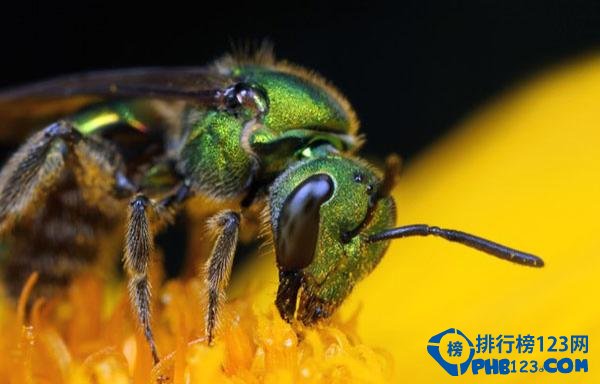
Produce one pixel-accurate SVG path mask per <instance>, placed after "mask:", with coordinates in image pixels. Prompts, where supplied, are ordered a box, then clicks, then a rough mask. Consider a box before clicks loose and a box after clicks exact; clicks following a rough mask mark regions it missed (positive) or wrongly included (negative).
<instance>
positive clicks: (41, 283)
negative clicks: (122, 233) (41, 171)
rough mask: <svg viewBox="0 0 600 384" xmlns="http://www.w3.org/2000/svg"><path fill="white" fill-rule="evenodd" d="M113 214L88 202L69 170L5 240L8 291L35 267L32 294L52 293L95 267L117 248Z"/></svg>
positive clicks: (14, 289)
mask: <svg viewBox="0 0 600 384" xmlns="http://www.w3.org/2000/svg"><path fill="white" fill-rule="evenodd" d="M115 215H116V216H111V217H109V216H107V214H106V210H102V209H101V207H97V206H94V205H92V204H89V203H88V202H86V201H85V199H84V198H83V194H82V193H81V191H80V189H79V188H78V186H77V183H76V182H75V178H74V177H73V175H70V174H66V175H65V176H64V178H63V180H61V182H60V183H59V184H58V186H57V187H56V189H54V190H53V192H51V193H50V194H49V196H48V197H47V198H46V199H45V201H43V202H39V204H38V206H37V207H36V209H35V210H34V212H32V213H30V214H28V215H27V216H26V217H23V218H22V219H21V220H20V221H19V222H18V223H17V224H16V226H15V228H14V230H13V231H12V234H11V235H10V236H9V237H8V238H7V239H6V242H7V245H8V249H7V253H8V255H7V256H8V257H7V261H6V265H5V268H4V276H3V277H4V282H5V285H6V287H7V289H8V292H9V294H10V295H11V296H13V297H17V296H18V295H19V293H20V292H21V289H22V287H23V284H24V283H25V281H26V280H27V278H28V277H29V276H30V275H31V274H32V273H33V272H38V273H39V278H38V282H37V284H36V287H35V290H34V292H33V294H32V297H39V296H49V295H52V294H53V293H54V292H56V291H57V289H60V288H62V287H65V286H66V285H68V284H69V282H70V281H71V280H72V279H73V277H75V276H77V275H78V274H79V273H81V272H84V271H86V270H89V269H90V268H91V267H93V266H95V265H96V264H97V263H98V262H99V261H100V260H101V259H102V258H103V254H106V253H107V252H109V253H113V254H116V253H118V250H119V245H118V244H114V241H111V239H112V238H114V237H115V236H114V235H113V234H114V233H115V231H116V230H117V229H119V228H120V226H119V225H115V224H118V213H115Z"/></svg>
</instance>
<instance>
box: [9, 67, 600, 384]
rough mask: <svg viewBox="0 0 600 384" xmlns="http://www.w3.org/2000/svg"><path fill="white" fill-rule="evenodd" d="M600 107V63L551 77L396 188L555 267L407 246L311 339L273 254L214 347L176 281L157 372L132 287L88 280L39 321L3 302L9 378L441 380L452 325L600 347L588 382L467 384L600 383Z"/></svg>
mask: <svg viewBox="0 0 600 384" xmlns="http://www.w3.org/2000/svg"><path fill="white" fill-rule="evenodd" d="M599 106H600V56H590V57H586V58H582V59H580V60H578V61H576V62H574V63H572V64H571V65H568V66H563V67H561V68H558V69H556V70H553V71H551V72H548V73H546V74H543V75H541V76H539V77H538V78H536V79H534V80H533V81H530V82H529V83H528V84H527V85H525V86H523V87H520V88H516V89H514V90H512V91H511V92H509V94H508V95H506V96H504V97H503V98H502V99H501V100H499V101H497V102H494V103H493V105H491V106H490V107H488V108H486V109H484V110H483V111H481V112H479V113H478V114H476V115H474V116H472V117H471V118H469V119H468V120H466V121H465V122H463V123H462V124H461V127H459V129H457V130H456V131H454V132H453V133H452V134H451V135H449V136H448V137H446V138H444V140H442V141H441V142H439V143H437V144H435V145H434V146H432V147H431V148H430V149H429V150H428V151H427V152H426V153H424V154H423V155H422V156H421V157H420V158H419V159H417V160H416V161H415V162H414V163H412V164H410V165H409V166H408V167H407V169H406V171H405V172H404V174H403V177H402V178H401V181H400V184H399V185H398V186H397V188H396V190H395V191H394V196H395V198H396V201H397V206H398V224H399V225H400V224H409V223H429V224H435V225H440V226H444V227H449V228H456V229H461V230H464V231H468V232H472V233H475V234H477V235H480V236H483V237H487V238H491V239H494V240H496V241H499V242H501V243H504V244H507V245H510V246H513V247H515V248H518V249H522V250H525V251H529V252H532V253H534V254H537V255H539V256H542V257H543V258H544V260H545V261H546V267H544V268H543V269H532V268H526V267H521V266H518V265H512V264H510V263H506V262H503V261H500V260H497V259H494V258H491V257H487V256H486V255H483V254H481V253H478V252H476V251H473V250H471V249H468V248H465V247H462V246H460V245H455V244H451V243H447V242H444V241H443V240H439V239H435V238H427V239H425V238H411V239H404V240H396V241H394V242H393V244H392V246H391V247H390V249H389V251H388V252H387V254H386V256H385V257H384V259H383V261H382V262H381V264H380V265H379V266H378V268H377V269H376V270H375V271H374V272H373V273H372V275H371V276H369V277H368V278H367V279H366V280H365V281H364V282H362V283H361V284H359V285H358V286H357V288H356V289H355V292H354V293H353V294H352V296H351V297H350V299H349V300H348V301H347V303H345V305H344V306H343V307H342V308H341V310H340V311H339V313H337V314H336V315H335V316H334V318H333V319H332V320H330V321H328V322H327V323H325V324H322V325H319V326H317V327H314V328H305V327H301V326H299V325H294V326H290V325H288V324H287V323H285V322H283V321H282V320H281V319H280V318H279V316H278V314H277V312H276V310H275V309H274V306H273V300H274V296H275V291H276V284H277V275H276V271H275V266H274V261H273V257H272V255H263V256H261V257H257V258H256V259H255V260H253V261H252V262H250V263H249V264H248V265H246V266H245V268H244V270H242V271H239V272H240V273H236V275H234V281H233V285H232V288H231V290H230V295H229V296H230V299H229V301H228V303H227V304H226V305H225V307H224V311H223V312H224V313H223V319H222V321H221V328H220V330H219V333H218V339H217V343H216V345H215V346H214V347H210V348H209V347H207V346H206V344H205V343H204V339H203V337H202V336H203V334H202V333H203V331H202V329H203V313H202V308H203V306H202V304H203V302H202V295H201V293H202V286H201V284H200V283H199V282H198V281H197V280H193V279H192V280H189V281H179V280H175V281H170V282H168V283H167V284H166V285H165V286H164V287H162V288H161V289H159V290H157V293H156V297H157V302H158V304H157V305H156V308H155V311H154V313H155V315H154V318H153V322H154V329H155V333H156V338H157V341H158V345H159V348H160V350H161V352H162V353H163V360H162V361H161V364H160V365H159V366H157V367H155V368H152V362H151V357H150V353H149V351H148V348H147V346H146V343H145V342H144V339H143V336H141V335H140V334H139V332H138V331H137V330H136V327H135V322H134V321H133V319H132V316H131V314H130V310H129V307H128V303H127V298H126V297H125V290H124V286H123V283H122V282H121V283H118V284H109V285H103V284H102V283H101V282H100V281H99V280H98V279H97V278H94V277H91V276H82V277H81V278H80V279H78V280H77V281H76V282H75V283H74V285H73V286H72V287H71V288H70V289H69V291H68V293H67V294H66V295H65V296H62V297H58V298H56V299H52V300H49V301H47V302H40V301H38V302H37V303H36V304H34V306H33V308H32V311H31V316H30V319H28V320H25V316H24V314H23V313H24V308H23V307H24V305H23V304H22V305H21V306H20V309H19V310H17V309H16V308H15V307H14V304H13V303H11V302H9V301H7V300H6V299H2V300H0V334H1V337H0V378H2V379H1V380H0V381H2V382H8V383H111V384H116V383H130V382H134V383H147V382H152V381H159V382H165V383H169V382H173V383H195V382H199V383H205V382H206V383H208V382H229V383H246V382H247V383H258V382H267V383H286V382H290V383H291V382H306V383H318V382H334V383H335V382H338V383H351V382H373V383H378V382H380V383H384V382H390V381H402V382H410V383H429V382H431V383H440V382H447V381H449V380H450V379H451V377H450V376H449V375H448V374H447V373H446V372H445V371H444V370H443V369H442V368H441V367H440V366H439V365H438V364H437V363H436V362H435V361H434V360H433V359H432V358H431V357H430V356H429V355H428V353H427V349H426V347H427V342H428V340H429V338H430V337H431V336H433V335H434V334H436V333H439V332H441V331H443V330H445V329H447V328H459V329H460V330H461V331H463V332H464V333H465V334H466V335H468V336H469V337H470V338H471V339H472V340H473V339H474V337H475V335H477V334H487V333H490V334H494V335H498V334H514V335H517V334H532V335H535V336H536V337H537V336H561V335H567V336H570V335H578V334H582V335H589V337H590V340H591V345H590V346H589V353H588V354H586V355H581V356H583V357H585V358H587V359H588V360H589V372H588V373H571V374H560V373H555V374H551V373H547V372H543V373H535V374H533V373H531V374H526V373H515V374H510V375H494V376H486V375H482V374H480V375H473V374H472V373H466V374H465V375H464V376H462V377H461V378H460V379H458V380H460V381H461V382H478V383H480V382H503V383H505V382H510V381H513V382H526V381H535V382H544V383H548V382H560V383H564V382H569V381H570V382H596V380H598V381H600V373H598V372H600V371H598V370H597V367H596V364H595V363H596V360H595V359H594V358H595V356H597V352H596V345H595V344H594V341H595V340H596V339H598V338H599V337H598V336H600V321H599V320H600V317H599V313H598V308H597V306H596V303H595V301H594V299H595V298H596V297H597V294H598V292H599V289H600V236H598V232H600V223H599V222H598V220H599V218H600V154H599V151H598V149H599V148H600V108H599ZM366 129H367V131H368V127H366ZM31 282H32V283H33V282H34V281H33V280H31ZM156 285H157V284H155V286H156ZM26 297H27V290H25V291H24V293H23V298H24V299H25V298H26ZM489 356H490V357H505V355H504V356H503V355H501V354H490V355H489ZM552 356H557V355H556V354H555V355H553V354H552V353H551V352H544V353H533V354H531V355H529V354H527V355H515V354H513V355H510V358H515V359H517V360H521V359H527V360H533V359H538V360H543V359H545V358H546V357H552ZM560 356H561V357H563V356H565V355H564V354H563V355H560ZM517 367H518V368H519V366H517Z"/></svg>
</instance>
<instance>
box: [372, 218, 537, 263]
mask: <svg viewBox="0 0 600 384" xmlns="http://www.w3.org/2000/svg"><path fill="white" fill-rule="evenodd" d="M430 235H432V236H438V237H441V238H443V239H446V240H449V241H453V242H456V243H460V244H463V245H466V246H468V247H471V248H475V249H478V250H480V251H482V252H485V253H487V254H490V255H492V256H496V257H498V258H500V259H503V260H508V261H511V262H513V263H517V264H522V265H528V266H530V267H543V266H544V260H542V259H541V258H539V257H537V256H534V255H532V254H529V253H525V252H521V251H518V250H516V249H512V248H509V247H506V246H504V245H501V244H498V243H494V242H493V241H490V240H486V239H482V238H481V237H477V236H474V235H470V234H468V233H464V232H461V231H455V230H453V229H444V228H439V227H434V226H429V225H427V224H415V225H407V226H403V227H398V228H391V229H387V230H385V231H382V232H379V233H375V234H372V235H369V236H368V237H367V242H369V243H374V242H377V241H383V240H391V239H400V238H403V237H409V236H430Z"/></svg>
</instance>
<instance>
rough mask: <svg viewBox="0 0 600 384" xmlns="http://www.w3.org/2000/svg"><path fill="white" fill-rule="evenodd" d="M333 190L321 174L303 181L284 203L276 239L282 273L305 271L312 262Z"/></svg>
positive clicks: (329, 179)
mask: <svg viewBox="0 0 600 384" xmlns="http://www.w3.org/2000/svg"><path fill="white" fill-rule="evenodd" d="M333 189H334V186H333V181H332V180H331V177H329V176H328V175H324V174H318V175H314V176H311V177H309V178H307V179H306V180H304V181H303V182H302V183H301V184H300V185H298V186H297V187H296V188H295V189H294V190H293V191H292V193H291V194H290V195H289V196H288V197H287V198H286V199H285V201H284V203H283V206H282V208H281V212H280V215H279V220H278V226H277V234H276V239H275V247H276V253H277V264H278V266H279V268H280V269H281V270H284V271H291V270H298V269H302V268H304V267H306V266H308V265H309V264H310V263H311V262H312V260H313V258H314V254H315V249H316V246H317V238H318V235H319V222H320V217H319V211H320V209H321V205H322V204H323V203H324V202H326V201H327V200H329V198H330V197H331V195H332V194H333Z"/></svg>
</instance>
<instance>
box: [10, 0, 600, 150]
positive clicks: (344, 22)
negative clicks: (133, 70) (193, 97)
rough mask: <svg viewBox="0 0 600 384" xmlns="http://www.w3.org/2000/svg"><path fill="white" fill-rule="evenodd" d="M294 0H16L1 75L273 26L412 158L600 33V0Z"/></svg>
mask: <svg viewBox="0 0 600 384" xmlns="http://www.w3.org/2000/svg"><path fill="white" fill-rule="evenodd" d="M7 3H9V4H7ZM283 3H284V2H281V4H283ZM281 4H280V5H278V6H272V5H269V4H267V3H266V2H260V1H256V0H253V1H246V2H244V3H242V4H235V3H232V2H224V1H217V2H208V1H202V0H197V1H195V2H189V3H178V2H172V1H160V2H154V3H152V4H151V3H150V1H148V2H146V3H145V4H144V3H142V4H131V3H125V2H122V3H117V4H114V3H109V2H85V1H81V2H78V3H75V4H72V3H58V2H54V1H50V2H48V1H45V2H41V1H40V2H33V1H20V2H18V1H17V2H14V3H12V2H5V5H4V6H3V7H4V9H3V11H2V16H1V19H0V20H1V25H0V28H1V30H0V32H1V33H0V36H2V49H1V51H0V52H2V53H1V60H0V63H1V64H0V65H1V66H2V72H1V73H2V76H1V77H0V86H3V87H6V86H9V85H14V84H19V83H22V82H26V81H32V80H36V79H41V78H45V77H48V76H52V75H57V74H64V73H69V72H73V71H81V70H90V69H99V68H118V67H129V66H145V65H203V64H205V63H207V62H208V61H210V60H212V59H214V58H217V57H218V56H219V55H221V54H222V53H223V52H225V51H227V50H228V49H229V47H230V46H231V43H232V42H234V43H239V42H246V41H254V42H256V41H260V40H261V39H264V38H268V39H270V40H271V41H272V42H273V43H274V45H275V48H276V52H277V55H278V56H279V57H282V58H286V59H289V60H290V61H293V62H296V63H298V64H302V65H304V66H307V67H309V68H313V69H316V70H317V71H319V72H321V73H322V74H323V75H324V76H325V77H327V78H329V79H330V80H331V81H333V83H334V84H336V85H337V86H338V87H339V88H340V89H341V90H342V91H343V92H344V93H346V95H347V96H348V97H349V99H350V100H351V102H352V104H353V105H354V107H355V108H356V110H357V112H358V114H359V117H360V119H361V121H362V128H363V132H365V133H367V135H368V139H369V141H368V143H367V146H366V148H365V150H366V151H367V152H369V153H372V154H377V155H385V154H386V153H388V152H392V151H394V152H397V153H400V154H401V155H403V156H404V157H408V159H410V158H411V157H412V156H414V155H415V154H416V153H417V152H418V150H419V149H421V148H423V147H424V146H425V145H427V144H428V143H429V142H431V141H432V140H435V138H436V137H438V136H439V135H441V134H443V133H444V132H445V131H446V130H447V129H449V128H451V127H452V125H453V124H455V123H456V122H457V121H458V120H460V118H461V117H463V116H465V115H466V114H468V113H469V112H470V111H472V110H473V109H474V108H476V107H477V106H479V105H482V104H484V103H485V102H486V100H489V99H490V98H491V97H493V96H494V95H495V94H498V93H499V92H501V91H502V90H503V89H505V88H507V87H510V86H511V85H513V84H515V83H517V82H518V81H519V80H521V79H524V78H527V76H529V75H531V74H534V73H535V72H537V71H539V70H542V69H544V68H546V67H548V66H549V65H552V64H554V63H557V62H560V61H561V60H564V59H565V58H567V57H570V56H573V55H577V54H581V53H585V52H587V51H590V50H594V49H595V48H598V47H599V43H600V3H599V2H597V1H590V0H586V1H539V2H535V1H533V2H532V1H512V2H511V1H471V2H457V1H440V2H395V3H390V4H382V3H374V2H362V3H361V2H352V1H346V2H340V3H331V2H327V5H321V6H317V5H316V4H314V3H302V4H296V5H281ZM9 8H10V9H9Z"/></svg>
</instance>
